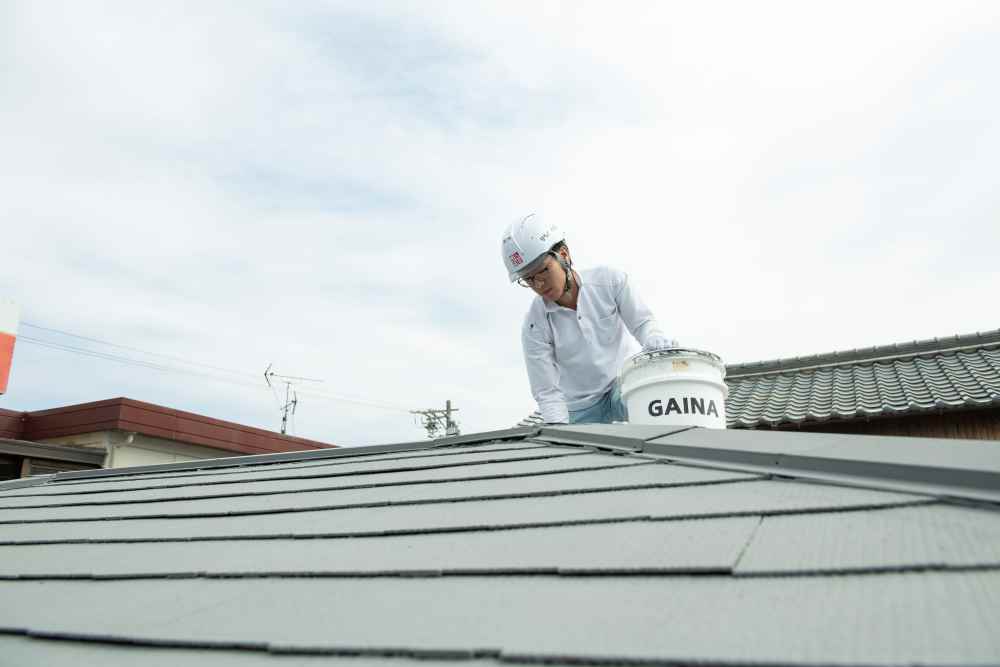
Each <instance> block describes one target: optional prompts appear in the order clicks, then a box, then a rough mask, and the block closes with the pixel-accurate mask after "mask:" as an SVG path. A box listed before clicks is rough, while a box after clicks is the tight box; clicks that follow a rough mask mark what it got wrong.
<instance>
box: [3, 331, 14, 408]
mask: <svg viewBox="0 0 1000 667" xmlns="http://www.w3.org/2000/svg"><path fill="white" fill-rule="evenodd" d="M15 340H17V338H16V337H15V336H13V335H12V334H9V333H5V332H3V331H0V394H3V393H6V392H7V378H8V377H9V376H10V362H11V360H12V359H13V358H14V341H15Z"/></svg>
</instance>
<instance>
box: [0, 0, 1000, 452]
mask: <svg viewBox="0 0 1000 667" xmlns="http://www.w3.org/2000/svg"><path fill="white" fill-rule="evenodd" d="M997 63H1000V3H996V2H962V1H956V0H949V2H933V3H926V2H915V1H907V2H871V1H870V0H868V1H866V2H838V3H818V2H756V3H746V2H732V3H723V2H699V3H692V2H676V3H672V2H624V1H623V2H599V3H585V2H538V1H537V0H535V1H532V2H514V1H510V0H506V1H504V2H474V1H471V0H470V1H468V2H432V1H427V0H424V1H421V2H419V3H413V2H377V1H375V2H372V1H366V2H297V3H291V4H289V3H284V2H252V1H243V0H241V1H240V2H221V1H219V2H156V3H151V2H149V3H136V2H88V3H81V2H63V3H61V2H44V3H41V2H29V1H22V2H19V1H17V0H14V1H11V2H4V3H0V128H2V137H3V141H2V150H0V177H2V178H0V225H2V237H0V238H2V239H3V241H2V244H0V298H3V299H11V300H13V301H15V302H17V303H18V304H19V306H20V312H21V326H20V329H19V331H18V336H19V338H18V343H17V347H16V349H15V356H14V362H13V368H12V371H11V376H10V384H9V387H8V393H7V394H6V395H4V396H2V397H0V408H4V409H8V410H40V409H46V408H52V407H57V406H62V405H68V404H73V403H82V402H87V401H96V400H102V399H107V398H112V397H116V396H126V397H129V398H133V399H136V400H142V401H148V402H152V403H157V404H161V405H166V406H169V407H172V408H176V409H180V410H186V411H190V412H196V413H199V414H204V415H208V416H211V417H215V418H218V419H226V420H230V421H235V422H239V423H243V424H248V425H251V426H257V427H261V428H268V429H272V430H277V429H278V428H279V425H280V420H281V414H280V407H281V404H282V403H283V399H284V395H283V393H281V392H283V387H284V385H282V384H280V381H279V379H278V378H274V379H275V381H276V382H277V386H278V388H279V391H272V390H269V389H268V387H267V385H266V383H265V382H264V376H263V373H264V370H265V369H266V368H267V367H268V366H269V365H271V368H272V370H273V371H274V372H276V373H278V374H283V375H288V376H297V377H305V378H311V379H318V380H322V382H306V381H296V384H295V390H296V391H297V392H298V394H299V403H298V406H297V410H296V414H295V416H294V420H293V422H292V424H291V425H290V429H289V431H290V432H292V433H294V434H295V435H299V436H301V437H305V438H310V439H315V440H320V441H323V442H329V443H335V444H339V445H345V446H346V445H365V444H379V443H389V442H403V441H414V440H420V439H422V438H423V437H424V432H423V431H422V430H421V428H420V427H419V426H418V425H417V424H416V423H415V421H414V416H413V415H411V414H410V413H409V412H408V411H409V410H417V409H426V408H443V407H444V404H445V401H446V400H449V399H450V400H451V401H452V402H453V405H454V406H455V407H457V408H458V410H459V412H458V413H456V415H455V416H456V417H457V419H458V421H459V423H460V427H461V429H462V431H463V432H465V433H472V432H480V431H489V430H495V429H503V428H509V427H511V426H513V425H514V424H516V423H517V422H518V421H519V420H521V419H522V418H524V417H525V416H526V415H528V414H529V413H531V412H532V411H533V410H534V409H535V405H534V402H533V399H532V397H531V395H530V391H529V388H528V382H527V377H526V373H525V369H524V362H523V359H522V355H521V346H520V325H521V321H522V318H523V316H524V313H525V311H526V310H527V307H528V305H529V302H530V298H531V297H530V294H529V293H528V292H527V291H526V290H523V289H521V288H519V287H517V286H512V285H510V284H509V283H508V281H507V279H506V274H505V271H504V268H503V265H502V262H501V258H500V237H501V234H502V232H503V230H504V228H505V227H506V226H507V225H508V224H509V223H510V222H513V221H514V220H516V219H518V218H520V217H523V216H524V215H526V214H528V213H531V212H535V213H537V214H538V215H539V216H541V217H544V218H545V219H548V220H552V221H555V222H557V223H558V224H559V225H560V226H561V227H562V228H563V229H564V230H565V232H566V234H567V242H568V244H569V247H570V249H571V252H572V254H573V259H574V262H575V263H576V265H577V266H579V267H587V266H595V265H602V264H603V265H610V266H614V267H618V268H620V269H622V270H624V271H626V272H627V273H628V274H629V279H630V281H631V283H632V284H633V285H634V286H635V287H636V289H637V291H638V292H639V294H640V295H641V297H642V298H643V299H644V300H645V301H646V303H647V304H648V305H649V306H650V307H651V308H652V310H653V312H654V313H655V314H656V316H657V318H658V320H659V321H660V322H661V324H662V327H663V329H664V330H665V331H666V332H667V333H668V334H669V335H670V336H672V337H674V338H676V339H678V340H679V341H680V343H681V344H682V345H684V346H686V347H691V348H696V349H702V350H709V351H712V352H715V353H717V354H719V355H720V356H721V357H722V358H723V359H724V360H725V361H727V362H730V363H738V362H748V361H758V360H765V359H774V358H779V357H792V356H799V355H809V354H815V353H822V352H830V351H834V350H847V349H853V348H858V347H870V346H873V345H883V344H890V343H895V342H903V341H910V340H914V339H924V338H933V337H940V336H950V335H954V334H964V333H971V332H975V331H985V330H990V329H996V328H997V327H1000V307H998V299H997V294H998V293H1000V261H998V259H1000V250H998V248H1000V187H998V174H1000V120H998V119H1000V86H998V85H997ZM109 343H110V344H112V345H109ZM66 348H74V349H73V350H68V349H66ZM81 350H82V352H81Z"/></svg>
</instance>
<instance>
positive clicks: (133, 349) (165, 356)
mask: <svg viewBox="0 0 1000 667" xmlns="http://www.w3.org/2000/svg"><path fill="white" fill-rule="evenodd" d="M21 325H22V326H27V327H31V328H32V329H40V330H42V331H49V332H51V333H57V334H61V335H63V336H70V337H71V338H78V339H80V340H85V341H88V342H91V343H98V344H100V345H107V346H108V347H116V348H118V349H120V350H128V351H130V352H140V353H142V354H147V355H149V356H151V357H160V358H161V359H168V360H170V361H179V362H181V363H182V364H188V365H189V366H202V367H204V368H211V369H212V370H216V371H223V372H225V373H232V374H233V375H240V376H242V377H246V378H251V379H254V380H256V379H257V376H256V375H255V374H253V373H248V372H246V371H237V370H233V369H232V368H223V367H222V366H214V365H212V364H204V363H201V362H197V361H191V360H189V359H184V358H183V357H175V356H172V355H169V354H160V353H159V352H150V351H149V350H143V349H142V348H138V347H132V346H130V345H120V344H118V343H112V342H110V341H106V340H101V339H99V338H91V337H89V336H81V335H79V334H75V333H72V332H69V331H63V330H62V329H53V328H52V327H43V326H41V325H40V324H33V323H31V322H21Z"/></svg>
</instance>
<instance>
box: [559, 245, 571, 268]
mask: <svg viewBox="0 0 1000 667" xmlns="http://www.w3.org/2000/svg"><path fill="white" fill-rule="evenodd" d="M559 256H560V257H562V258H563V259H565V260H566V262H567V263H568V264H569V265H570V266H572V265H573V258H572V257H570V256H569V248H568V247H567V246H563V247H562V248H560V249H559Z"/></svg>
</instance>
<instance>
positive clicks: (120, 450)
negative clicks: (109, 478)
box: [109, 434, 242, 468]
mask: <svg viewBox="0 0 1000 667" xmlns="http://www.w3.org/2000/svg"><path fill="white" fill-rule="evenodd" d="M122 440H123V438H121V437H119V438H118V439H117V443H116V444H114V445H113V446H114V454H113V455H112V457H111V465H110V466H109V467H112V468H127V467H129V466H144V465H155V464H158V463H180V462H183V461H199V460H203V459H219V458H225V457H230V456H242V454H240V453H239V452H227V451H225V450H223V449H213V448H211V447H199V446H196V445H188V444H184V443H180V442H173V441H171V440H165V439H163V438H153V437H150V436H147V435H142V434H136V435H135V437H134V438H133V440H132V442H131V443H129V444H121V441H122Z"/></svg>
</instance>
